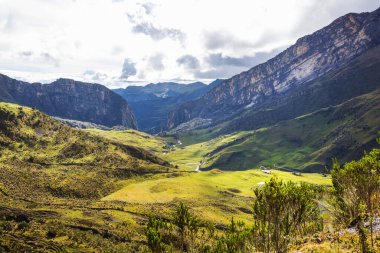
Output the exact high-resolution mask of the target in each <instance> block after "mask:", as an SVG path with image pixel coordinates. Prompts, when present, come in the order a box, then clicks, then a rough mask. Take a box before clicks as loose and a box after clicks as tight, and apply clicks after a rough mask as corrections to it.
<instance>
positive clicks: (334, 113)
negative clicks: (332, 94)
mask: <svg viewBox="0 0 380 253" xmlns="http://www.w3.org/2000/svg"><path fill="white" fill-rule="evenodd" d="M379 130H380V90H375V91H373V92H371V93H368V94H366V95H362V96H360V97H357V98H354V99H351V100H349V101H347V102H345V103H342V104H340V105H337V106H333V107H328V108H324V109H322V110H319V111H316V112H313V113H310V114H307V115H303V116H301V117H298V118H296V119H292V120H287V121H283V122H280V123H278V124H276V125H274V126H272V127H268V128H262V129H259V130H256V131H250V132H238V133H234V134H231V135H227V136H232V137H231V138H232V139H239V138H241V137H244V133H245V136H247V138H245V139H244V140H243V141H239V142H238V143H235V144H234V143H232V145H227V146H226V147H225V148H222V149H218V150H217V151H218V152H214V153H213V154H210V155H207V156H206V157H205V158H204V161H205V164H204V165H203V166H202V167H209V168H218V169H223V170H241V169H250V168H255V167H258V166H261V165H264V166H269V167H272V166H274V165H275V166H276V167H280V168H288V169H294V170H299V169H301V170H303V169H307V170H316V171H323V170H324V167H325V166H326V165H328V164H329V163H330V161H331V158H333V157H337V158H338V159H340V160H342V161H349V160H352V159H357V158H358V157H359V156H360V155H362V154H363V151H364V150H368V149H370V148H371V147H372V146H373V145H374V144H375V139H376V137H377V136H378V134H377V132H378V131H379ZM204 132H205V130H200V131H193V132H191V133H187V134H185V133H183V134H182V136H184V137H183V138H184V139H186V138H189V136H198V139H200V140H206V141H205V142H203V143H201V144H195V145H189V146H188V147H185V148H187V149H193V148H194V147H198V148H200V147H201V146H203V147H204V146H205V143H206V146H209V145H210V143H212V142H214V141H215V140H216V139H211V140H208V141H207V139H208V138H207V135H204ZM249 133H251V135H250V136H248V135H249ZM186 135H187V136H186ZM205 136H206V138H204V139H202V138H203V137H205ZM219 138H224V136H221V137H219ZM197 145H198V146H197ZM211 146H212V148H211V149H215V148H216V146H217V145H211ZM199 152H201V151H199ZM204 153H207V152H203V153H202V154H204Z"/></svg>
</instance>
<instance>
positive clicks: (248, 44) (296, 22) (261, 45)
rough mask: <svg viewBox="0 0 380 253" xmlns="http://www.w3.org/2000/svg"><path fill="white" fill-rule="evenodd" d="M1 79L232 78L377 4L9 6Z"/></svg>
mask: <svg viewBox="0 0 380 253" xmlns="http://www.w3.org/2000/svg"><path fill="white" fill-rule="evenodd" d="M0 6H1V8H0V38H1V40H0V59H1V61H0V72H1V73H4V74H7V75H10V76H11V77H14V78H18V79H22V80H26V81H31V82H49V81H52V80H55V79H57V78H59V77H68V78H74V79H77V80H82V81H87V82H96V83H102V84H104V85H106V86H109V87H125V86H126V85H128V84H141V85H142V84H146V83H150V82H158V81H179V82H190V81H194V80H197V81H198V80H199V81H204V82H209V81H211V80H213V79H216V78H228V77H230V76H232V75H234V74H237V73H240V72H242V71H244V70H247V69H249V68H251V67H253V66H255V65H257V64H259V63H261V62H264V61H266V60H267V59H269V58H271V57H273V56H274V55H276V54H277V53H279V52H281V51H282V50H283V49H285V48H286V47H288V46H290V45H291V44H293V43H294V42H295V41H296V40H297V39H298V38H299V37H301V36H304V35H307V34H309V33H312V32H314V31H316V30H318V29H320V28H322V27H324V26H326V25H328V24H329V23H331V22H332V21H333V20H334V19H336V18H338V17H339V16H341V15H344V14H346V13H348V12H364V11H372V10H374V9H376V8H378V7H380V6H379V3H378V1H374V0H356V1H354V0H336V1H332V0H281V1H279V0H265V1H262V0H234V1H224V0H218V1H217V0H181V1H174V0H160V1H134V0H124V1H123V0H76V1H73V0H49V1H46V0H0Z"/></svg>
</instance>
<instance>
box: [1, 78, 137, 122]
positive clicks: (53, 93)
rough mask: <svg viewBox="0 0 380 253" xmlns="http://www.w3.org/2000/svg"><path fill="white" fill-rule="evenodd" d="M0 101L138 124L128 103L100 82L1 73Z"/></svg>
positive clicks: (60, 113) (81, 117) (91, 119)
mask: <svg viewBox="0 0 380 253" xmlns="http://www.w3.org/2000/svg"><path fill="white" fill-rule="evenodd" d="M0 101H4V102H11V103H16V104H20V105H24V106H29V107H36V108H37V109H39V110H40V111H42V112H44V113H46V114H48V115H51V116H57V117H60V118H64V119H71V120H78V121H84V122H91V123H95V124H99V125H104V126H107V127H115V126H123V127H128V128H134V129H136V128H137V123H136V120H135V117H134V115H133V113H132V110H131V109H130V107H129V105H128V103H127V102H126V101H125V100H124V99H123V98H122V97H121V96H119V95H117V94H116V93H114V92H112V91H111V90H109V89H107V88H106V87H105V86H103V85H100V84H90V83H83V82H78V81H74V80H70V79H63V78H61V79H58V80H57V81H55V82H53V83H50V84H41V83H27V82H22V81H18V80H15V79H12V78H10V77H8V76H5V75H1V74H0Z"/></svg>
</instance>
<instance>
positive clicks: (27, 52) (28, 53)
mask: <svg viewBox="0 0 380 253" xmlns="http://www.w3.org/2000/svg"><path fill="white" fill-rule="evenodd" d="M19 55H20V56H21V57H30V56H32V55H33V52H32V51H22V52H19Z"/></svg>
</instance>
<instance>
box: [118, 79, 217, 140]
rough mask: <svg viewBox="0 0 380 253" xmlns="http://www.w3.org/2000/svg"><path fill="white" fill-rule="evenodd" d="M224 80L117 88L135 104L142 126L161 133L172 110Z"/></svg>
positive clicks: (134, 109)
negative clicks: (208, 82)
mask: <svg viewBox="0 0 380 253" xmlns="http://www.w3.org/2000/svg"><path fill="white" fill-rule="evenodd" d="M221 82H222V80H221V79H217V80H215V81H213V82H211V83H210V84H209V85H206V84H204V83H201V82H195V83H190V84H186V85H185V84H179V83H157V84H148V85H147V86H128V87H127V88H125V89H116V90H114V91H115V92H116V93H118V94H120V95H121V96H122V97H123V98H125V99H126V100H127V101H128V102H129V104H130V105H131V108H132V110H133V112H134V113H135V115H136V119H137V121H138V125H139V128H140V130H142V131H146V132H149V133H158V132H161V131H162V130H164V129H165V126H166V122H167V120H168V113H169V112H170V111H172V110H174V109H176V108H178V107H179V106H180V105H181V104H183V103H185V102H188V101H191V100H195V99H198V98H199V97H201V96H202V95H204V94H205V93H207V92H208V91H209V90H211V89H212V88H214V87H216V86H217V85H218V84H220V83H221Z"/></svg>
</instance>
